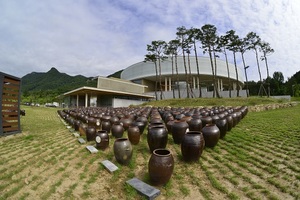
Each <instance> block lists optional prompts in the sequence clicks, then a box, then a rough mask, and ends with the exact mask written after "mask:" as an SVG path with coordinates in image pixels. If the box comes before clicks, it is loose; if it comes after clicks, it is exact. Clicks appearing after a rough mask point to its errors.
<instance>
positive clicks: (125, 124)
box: [120, 116, 133, 130]
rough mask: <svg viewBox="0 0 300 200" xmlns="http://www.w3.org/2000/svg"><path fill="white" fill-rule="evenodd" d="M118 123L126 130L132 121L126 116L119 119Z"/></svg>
mask: <svg viewBox="0 0 300 200" xmlns="http://www.w3.org/2000/svg"><path fill="white" fill-rule="evenodd" d="M120 122H122V124H123V127H124V129H125V130H127V129H128V128H129V126H130V125H131V124H132V122H133V120H132V118H131V117H130V116H126V117H123V118H121V119H120Z"/></svg>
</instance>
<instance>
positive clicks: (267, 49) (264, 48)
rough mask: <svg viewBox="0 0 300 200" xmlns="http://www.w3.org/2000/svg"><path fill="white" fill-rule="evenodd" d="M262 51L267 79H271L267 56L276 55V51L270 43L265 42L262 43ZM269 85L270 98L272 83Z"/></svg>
mask: <svg viewBox="0 0 300 200" xmlns="http://www.w3.org/2000/svg"><path fill="white" fill-rule="evenodd" d="M260 51H261V52H262V53H263V56H262V57H261V60H264V61H265V64H266V69H267V78H269V77H270V74H269V66H268V60H267V56H269V55H271V54H272V53H274V49H272V48H271V46H270V44H269V43H268V42H264V41H263V42H261V43H260ZM267 84H268V96H270V83H269V82H267Z"/></svg>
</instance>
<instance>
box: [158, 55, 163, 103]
mask: <svg viewBox="0 0 300 200" xmlns="http://www.w3.org/2000/svg"><path fill="white" fill-rule="evenodd" d="M158 69H159V90H160V100H162V99H163V91H162V88H161V63H160V59H158Z"/></svg>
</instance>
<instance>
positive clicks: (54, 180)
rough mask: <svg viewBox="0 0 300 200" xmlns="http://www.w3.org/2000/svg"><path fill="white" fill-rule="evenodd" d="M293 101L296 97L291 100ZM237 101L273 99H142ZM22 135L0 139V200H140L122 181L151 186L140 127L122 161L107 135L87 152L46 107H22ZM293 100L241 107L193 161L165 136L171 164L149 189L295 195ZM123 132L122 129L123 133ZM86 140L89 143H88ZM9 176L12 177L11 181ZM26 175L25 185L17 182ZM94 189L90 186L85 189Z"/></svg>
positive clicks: (296, 116)
mask: <svg viewBox="0 0 300 200" xmlns="http://www.w3.org/2000/svg"><path fill="white" fill-rule="evenodd" d="M293 100H297V99H293ZM152 103H153V105H154V103H155V105H159V106H162V107H164V106H167V105H171V104H172V106H174V107H186V108H191V107H194V106H212V105H214V106H221V105H224V106H241V105H258V104H270V103H279V102H278V101H277V100H274V99H268V98H254V97H253V98H249V99H243V98H236V99H230V100H228V99H223V98H222V99H182V100H178V101H174V100H170V101H169V100H168V101H160V102H151V103H150V104H152ZM24 109H26V116H25V117H22V118H21V127H22V132H23V133H22V134H17V135H16V136H12V137H10V138H7V139H6V138H5V139H1V138H0V139H1V140H0V143H1V145H0V150H1V152H2V153H3V154H2V155H1V159H0V180H1V182H0V190H1V191H3V192H1V193H0V199H33V198H34V197H36V196H38V197H40V198H46V199H57V198H59V199H77V198H81V199H91V198H94V197H103V196H101V194H110V197H107V199H144V197H142V196H141V195H139V194H138V193H137V192H136V191H135V190H134V189H133V188H131V187H130V186H128V185H126V184H125V182H126V181H127V180H128V179H130V178H133V177H137V178H139V179H140V180H143V181H144V182H146V183H148V184H151V183H150V180H149V174H148V166H147V165H148V161H149V158H150V156H151V155H150V153H149V148H148V144H147V131H146V130H145V132H144V134H143V135H142V137H141V141H140V143H139V144H138V145H135V146H134V148H133V157H132V160H131V162H130V163H129V165H127V166H123V165H120V164H118V163H117V162H116V160H115V158H114V154H113V150H112V147H113V143H114V140H115V138H113V137H112V136H110V145H109V148H108V149H106V150H105V151H100V152H98V153H97V154H90V153H89V152H88V151H87V150H86V149H85V145H80V144H79V143H78V142H77V139H76V138H74V137H73V135H72V134H71V133H70V132H69V130H68V129H66V127H65V125H63V123H62V122H61V121H60V119H59V118H58V117H57V114H56V109H54V108H35V107H24ZM299 124H300V105H298V106H295V107H293V108H285V109H278V110H269V111H264V112H249V113H248V115H247V116H246V117H245V118H244V119H243V120H242V121H241V122H240V123H239V124H238V125H237V126H236V127H234V128H233V129H232V131H231V132H229V133H227V135H226V136H225V138H224V139H221V140H219V142H218V144H217V146H215V147H214V148H205V149H204V151H203V154H202V156H201V157H200V160H199V162H194V163H185V162H184V161H183V159H182V155H181V149H180V145H176V144H174V142H173V139H172V136H171V135H169V140H168V144H167V148H168V149H169V150H170V151H171V152H172V154H173V157H174V160H175V165H174V172H173V175H172V177H171V179H170V181H169V182H168V183H167V184H166V185H164V186H159V187H157V188H158V189H160V190H161V196H160V197H161V198H162V199H182V198H188V197H189V196H195V195H199V198H200V196H201V197H203V198H204V199H217V198H219V199H245V198H249V199H264V198H267V199H283V198H286V199H297V198H299V197H300V193H299V191H300V175H299V174H300V168H299V164H300V156H299V153H298V152H299V143H300V136H299V132H300V126H299ZM124 136H125V137H126V134H124ZM89 144H91V145H93V143H92V142H90V143H89ZM104 159H105V160H106V159H108V160H110V161H112V162H113V163H115V164H116V165H117V166H118V167H119V170H117V171H116V172H114V173H112V174H111V173H109V172H108V171H107V170H106V169H105V168H104V167H103V166H102V165H101V164H100V161H102V160H104ZM12 177H14V178H13V179H12ZM25 178H26V179H28V182H29V183H28V185H27V184H25V182H24V180H25ZM92 188H97V190H95V189H92Z"/></svg>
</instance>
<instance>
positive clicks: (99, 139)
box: [95, 130, 109, 150]
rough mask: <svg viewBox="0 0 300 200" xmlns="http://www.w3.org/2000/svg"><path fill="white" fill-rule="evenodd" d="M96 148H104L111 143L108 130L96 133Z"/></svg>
mask: <svg viewBox="0 0 300 200" xmlns="http://www.w3.org/2000/svg"><path fill="white" fill-rule="evenodd" d="M95 141H96V148H97V149H101V150H104V149H106V148H107V147H108V145H109V136H108V134H107V131H106V130H101V131H98V132H97V133H96V138H95Z"/></svg>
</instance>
